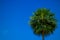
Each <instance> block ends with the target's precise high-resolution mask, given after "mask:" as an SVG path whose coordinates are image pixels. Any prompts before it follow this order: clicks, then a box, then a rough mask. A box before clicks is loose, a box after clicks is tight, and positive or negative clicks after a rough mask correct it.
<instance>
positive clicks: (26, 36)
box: [0, 0, 60, 40]
mask: <svg viewBox="0 0 60 40" xmlns="http://www.w3.org/2000/svg"><path fill="white" fill-rule="evenodd" d="M38 8H49V9H50V10H51V11H52V12H53V13H55V16H56V19H57V29H56V30H55V31H54V34H51V35H48V36H47V37H45V40H60V19H59V17H60V14H59V13H60V1H59V0H0V40H42V37H41V36H40V37H38V36H37V35H34V34H33V31H32V29H31V26H30V25H29V24H28V21H29V20H30V16H31V15H32V13H33V12H34V11H36V10H37V9H38Z"/></svg>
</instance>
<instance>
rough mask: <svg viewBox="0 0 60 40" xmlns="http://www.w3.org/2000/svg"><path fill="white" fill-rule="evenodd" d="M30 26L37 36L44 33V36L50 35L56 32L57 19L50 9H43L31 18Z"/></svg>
mask: <svg viewBox="0 0 60 40" xmlns="http://www.w3.org/2000/svg"><path fill="white" fill-rule="evenodd" d="M30 25H31V27H32V29H33V31H34V33H35V34H36V35H40V34H42V31H44V35H48V34H51V33H53V31H54V30H55V28H56V19H55V17H54V14H53V13H52V12H51V11H50V10H49V9H46V8H41V9H38V10H37V11H36V12H34V15H33V16H31V20H30Z"/></svg>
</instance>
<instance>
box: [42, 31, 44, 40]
mask: <svg viewBox="0 0 60 40" xmlns="http://www.w3.org/2000/svg"><path fill="white" fill-rule="evenodd" d="M42 40H44V31H42Z"/></svg>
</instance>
